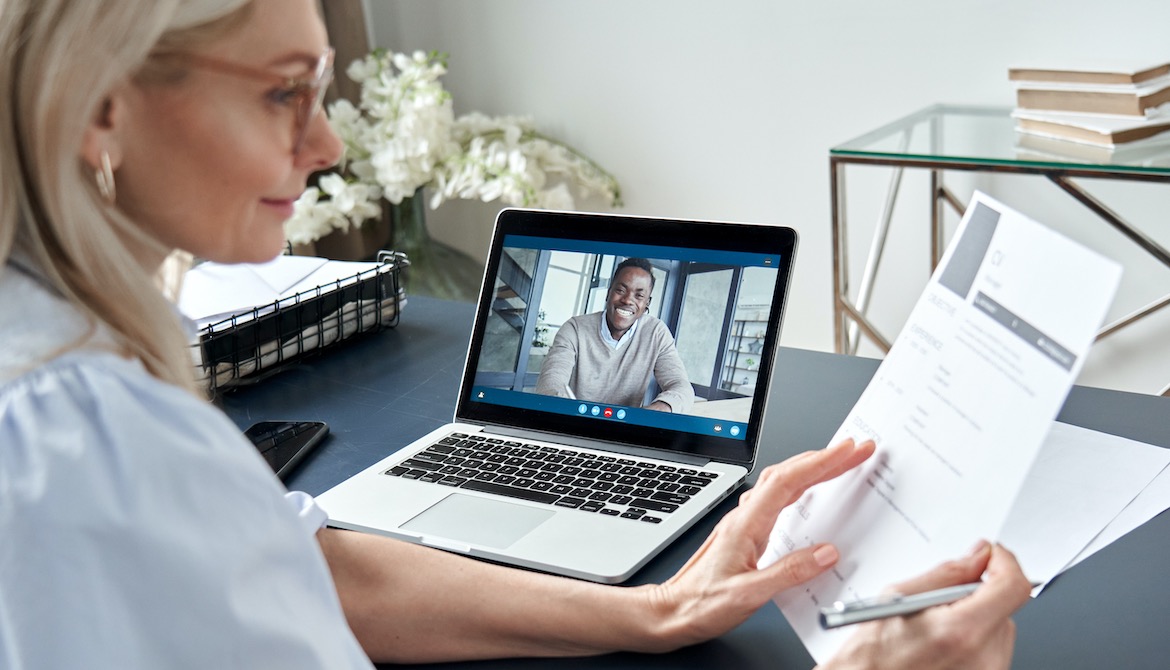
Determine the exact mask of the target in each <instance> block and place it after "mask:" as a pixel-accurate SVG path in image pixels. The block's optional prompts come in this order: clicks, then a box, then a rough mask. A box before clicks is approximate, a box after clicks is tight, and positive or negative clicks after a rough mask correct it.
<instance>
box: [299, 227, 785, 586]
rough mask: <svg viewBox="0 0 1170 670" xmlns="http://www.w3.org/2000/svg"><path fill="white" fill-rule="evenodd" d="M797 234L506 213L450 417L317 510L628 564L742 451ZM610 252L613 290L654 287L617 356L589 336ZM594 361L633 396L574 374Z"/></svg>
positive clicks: (680, 520) (758, 402)
mask: <svg viewBox="0 0 1170 670" xmlns="http://www.w3.org/2000/svg"><path fill="white" fill-rule="evenodd" d="M795 251H796V234H795V232H794V231H793V230H792V229H791V228H786V227H782V226H773V225H759V224H744V223H724V222H714V221H687V220H677V219H665V218H653V217H641V216H626V215H617V214H587V213H577V212H559V211H548V210H527V209H515V208H511V209H505V210H503V211H501V212H500V213H499V216H498V217H497V219H496V223H495V230H494V233H493V236H492V244H491V250H490V252H489V257H488V259H487V263H486V266H485V270H484V280H483V285H482V287H481V290H480V297H479V302H478V308H477V310H476V315H475V323H474V326H473V329H472V336H471V340H470V344H469V348H468V352H467V359H466V363H465V367H464V371H463V378H462V383H461V386H460V390H459V398H458V400H457V405H456V410H455V416H454V419H453V422H452V423H450V424H448V425H445V426H443V427H442V428H439V429H437V430H435V431H434V432H432V433H430V434H428V435H426V436H424V437H422V438H421V439H419V440H417V441H416V442H414V443H412V444H410V445H409V446H407V447H405V448H403V449H401V450H399V451H396V452H394V453H392V454H389V455H387V456H386V458H385V459H383V460H381V461H380V462H378V463H376V464H374V465H372V466H371V467H369V468H367V469H366V470H364V471H362V472H360V473H358V474H357V475H354V476H353V477H351V478H350V479H348V480H346V481H344V482H342V483H341V484H339V485H337V486H336V487H334V488H332V489H330V490H329V491H327V492H325V493H324V494H323V495H321V496H319V497H318V501H319V502H320V504H321V505H322V507H324V508H325V510H326V511H327V512H328V513H329V525H331V526H334V527H337V528H345V529H351V530H356V531H364V532H370V533H379V534H383V535H388V536H391V537H395V538H398V539H401V540H406V541H409V542H415V543H419V544H423V545H428V546H431V547H436V548H439V549H444V550H447V551H452V552H457V553H460V554H465V555H468V556H473V557H478V558H482V559H487V560H491V561H496V562H500V563H505V564H509V565H513V566H518V567H523V568H529V569H535V570H541V571H546V572H550V573H555V574H560V575H565V576H569V577H576V578H580V579H585V580H590V581H596V582H603V583H620V582H623V581H625V580H627V579H628V578H629V577H630V576H632V575H633V574H634V572H635V571H637V570H638V569H639V568H640V567H642V566H643V565H645V564H646V563H647V562H648V561H649V560H650V559H651V558H652V557H653V556H654V555H655V554H657V553H658V552H659V551H660V550H662V549H663V548H664V547H665V546H666V545H668V544H669V543H670V542H671V541H672V540H674V539H675V538H677V537H678V536H679V535H681V534H682V533H683V532H684V531H685V530H686V529H687V528H688V527H690V526H691V525H692V524H694V523H695V522H696V521H697V520H698V519H699V518H701V517H702V516H703V515H704V514H706V513H707V512H708V511H709V510H711V509H712V508H713V507H715V506H716V505H717V504H718V503H719V502H720V501H722V500H723V499H724V498H726V497H727V496H729V495H730V494H731V493H732V492H733V491H735V490H736V489H737V488H738V487H739V486H740V485H741V484H742V483H743V482H744V480H745V478H746V477H747V475H748V474H749V473H750V472H751V470H752V468H753V467H754V466H755V463H756V453H757V446H758V441H759V439H760V434H761V432H760V429H761V423H762V421H763V418H764V412H765V405H766V402H767V399H768V388H769V385H770V383H771V381H772V373H773V371H772V366H773V362H774V360H775V354H776V348H777V342H778V340H779V336H780V324H781V317H782V315H783V312H784V305H785V298H786V295H787V291H788V285H789V279H790V277H791V274H792V267H793V258H794V254H795ZM627 259H636V260H633V261H630V263H634V264H635V265H639V264H640V265H641V269H639V270H636V271H629V270H628V269H626V265H629V264H630V263H626V264H625V265H623V262H624V261H627ZM619 267H620V268H623V269H621V271H620V272H619V273H618V282H617V283H616V284H615V285H614V290H613V292H612V293H613V294H614V295H617V294H619V293H620V294H623V295H624V294H625V293H630V292H631V291H632V290H633V286H632V285H631V286H627V285H626V284H627V283H628V282H627V280H631V278H633V279H632V280H631V281H633V283H634V284H638V282H639V281H640V282H641V284H638V288H637V290H638V291H642V292H644V291H646V290H649V300H648V303H649V304H648V305H647V306H645V307H643V308H640V309H641V310H642V311H639V310H638V309H634V310H633V311H634V312H636V313H637V315H636V320H637V326H636V327H635V328H634V329H633V330H632V331H630V332H632V333H633V334H632V335H630V336H629V339H625V336H622V338H619V339H618V340H617V342H618V343H619V344H618V345H617V348H616V350H614V352H613V357H612V360H613V361H617V362H616V363H613V362H612V361H611V358H606V356H610V354H599V355H598V356H593V355H591V354H587V353H586V350H587V348H591V347H595V346H608V347H610V348H611V349H613V346H612V345H609V344H605V345H603V344H602V343H601V342H602V340H603V338H602V333H601V332H600V331H601V328H603V327H605V326H607V325H608V324H609V323H610V320H609V319H608V317H606V314H607V310H608V308H607V303H608V302H609V301H610V294H611V291H610V288H611V282H613V280H614V277H615V272H614V271H615V269H619ZM646 267H649V269H650V274H651V275H653V278H654V281H653V286H652V287H650V288H647V287H646V284H647V283H648V282H647V281H646V279H647V278H646V277H645V272H646V270H645V268H646ZM640 273H641V274H640ZM639 276H641V279H638V277H639ZM631 295H633V293H631ZM624 300H626V299H625V298H624V297H623V298H618V299H617V302H615V303H614V304H618V303H621V305H619V307H624V308H625V312H624V313H623V315H624V317H626V318H629V317H630V313H631V309H630V308H629V305H628V304H626V303H625V302H622V301H624ZM615 309H616V308H615ZM598 313H600V316H601V319H605V320H600V319H598ZM612 313H613V314H615V315H616V314H617V312H616V311H615V312H612ZM582 315H585V316H582ZM589 315H593V316H589ZM647 315H649V316H647ZM574 317H579V318H576V319H575V318H574ZM613 318H614V319H618V320H620V318H621V317H618V316H614V317H613ZM590 319H593V320H592V321H591V320H590ZM584 324H592V327H590V326H589V325H584ZM661 326H665V327H666V329H667V330H666V332H664V331H663V330H662V329H661ZM450 327H459V324H450ZM560 331H566V332H563V333H562V332H560ZM639 331H641V332H639ZM610 336H611V338H612V337H613V335H612V333H611V335H610ZM645 337H657V338H658V339H657V340H655V342H656V344H655V346H656V348H652V349H653V351H655V352H656V353H655V354H654V355H655V356H657V358H655V359H654V360H653V361H652V363H646V359H645V356H644V354H645V351H646V350H647V349H646V347H644V346H642V345H640V342H641V341H642V340H640V339H638V338H645ZM588 338H597V340H598V341H597V342H593V343H589V344H586V340H587V339H588ZM624 339H625V341H626V344H621V342H622V341H623V340H624ZM671 340H673V342H672V341H671ZM591 350H592V351H593V352H594V353H596V351H597V350H596V349H591ZM627 352H628V353H629V355H630V356H633V355H634V353H635V352H640V354H639V355H640V356H641V358H637V359H635V358H623V355H624V354H625V353H627ZM598 360H602V361H604V362H603V363H597V361H598ZM634 360H638V361H639V363H638V364H635V363H634V362H632V361H634ZM566 361H567V363H566ZM660 364H661V365H663V366H664V367H661V368H660V367H659V365H660ZM566 365H568V367H569V368H572V370H571V373H569V374H568V382H566V381H565V380H566V376H565V369H566V367H565V366H566ZM647 365H650V366H651V368H647ZM546 368H548V370H546ZM590 368H593V369H590ZM647 369H652V370H656V371H658V372H659V374H653V373H651V374H649V375H647V374H646V370H647ZM550 370H551V371H550ZM556 371H559V374H560V375H561V376H559V377H556V376H554V372H556ZM615 371H616V373H615ZM542 372H544V373H545V380H544V381H542V379H541V376H542ZM603 373H605V374H611V375H612V374H617V375H618V377H617V379H618V382H616V383H614V384H613V385H612V386H622V387H627V388H626V391H627V394H626V395H625V396H623V397H621V398H614V397H606V396H607V395H608V394H609V393H608V391H605V392H603V391H598V390H597V385H596V384H593V385H592V386H591V385H590V384H589V383H587V382H588V381H589V380H591V379H593V378H594V377H595V376H596V375H597V374H603ZM627 375H629V377H627ZM578 377H580V379H578ZM642 377H646V378H648V381H647V382H645V386H646V388H645V392H644V394H643V395H640V396H639V395H637V394H638V393H640V392H641V386H640V385H639V384H640V382H636V381H630V380H632V379H635V378H638V379H640V378H642ZM659 377H661V379H660V378H659ZM550 380H555V383H552V382H551V381H550ZM550 383H551V385H552V387H553V388H552V390H550V388H549V387H550ZM603 386H604V388H606V389H609V388H611V386H610V385H603ZM631 386H632V387H633V388H634V390H633V391H632V392H630V391H629V388H628V387H631ZM538 388H540V389H541V392H538V391H537V390H538ZM574 388H576V389H577V390H578V391H581V390H582V389H586V390H588V389H592V390H588V391H587V392H586V394H585V395H580V394H578V393H574V391H573V389H574ZM688 391H689V393H688ZM688 396H689V397H690V400H689V401H688ZM662 399H666V400H665V401H664V403H657V404H655V401H656V400H662ZM664 404H665V407H663V405H664ZM650 405H654V406H655V407H658V408H662V409H650V408H649V406H650ZM664 409H665V410H669V411H663V410H664ZM387 430H393V427H390V426H388V427H387Z"/></svg>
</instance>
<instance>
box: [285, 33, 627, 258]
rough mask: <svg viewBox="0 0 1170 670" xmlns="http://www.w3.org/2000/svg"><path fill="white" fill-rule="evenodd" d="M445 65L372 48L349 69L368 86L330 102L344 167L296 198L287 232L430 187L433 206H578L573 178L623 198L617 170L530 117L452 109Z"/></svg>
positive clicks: (306, 233) (319, 231)
mask: <svg viewBox="0 0 1170 670" xmlns="http://www.w3.org/2000/svg"><path fill="white" fill-rule="evenodd" d="M446 73H447V66H446V62H445V56H443V55H441V54H437V53H429V54H428V53H424V52H422V51H415V52H414V53H411V54H409V55H408V54H402V53H388V52H384V51H375V52H373V53H372V54H370V55H369V56H368V57H366V58H364V59H361V60H357V61H354V62H353V63H351V64H350V65H349V67H348V68H346V74H347V75H348V76H349V77H350V78H351V79H353V80H354V81H356V82H358V83H360V84H361V85H362V91H361V100H360V102H359V104H358V105H357V106H354V105H353V104H352V103H350V102H349V101H347V100H338V101H337V102H335V103H333V104H331V105H330V106H329V121H330V123H331V124H332V126H333V128H334V130H335V131H336V132H337V134H338V137H340V138H341V140H342V142H343V143H344V145H345V152H344V155H343V157H342V162H341V165H340V168H341V170H342V172H341V174H332V173H331V174H326V175H323V176H322V177H320V179H319V180H318V184H317V186H316V187H312V188H310V189H308V190H307V191H305V193H304V195H303V196H302V197H301V198H300V199H299V200H298V201H297V202H296V205H295V206H294V214H293V217H292V219H290V220H289V221H288V223H286V224H285V229H286V232H287V234H288V238H289V240H290V241H292V242H293V243H294V244H296V243H303V242H309V241H312V240H314V239H317V238H319V237H321V236H322V235H325V234H327V233H329V232H331V231H333V230H337V229H340V230H345V229H347V228H349V227H350V226H353V225H360V224H361V222H362V221H364V220H366V219H369V218H372V217H375V216H378V215H379V214H380V212H381V207H380V206H379V204H378V203H379V202H380V200H381V199H383V198H384V199H386V200H388V201H390V202H391V203H393V204H395V205H397V204H399V203H401V202H402V201H403V200H405V199H406V198H410V197H413V196H414V195H415V194H416V193H417V192H418V191H419V189H420V188H422V187H424V186H425V187H428V188H429V189H430V190H431V197H430V199H429V203H428V204H429V205H430V207H431V209H435V208H437V207H438V206H439V205H441V204H442V203H443V202H444V201H446V200H449V199H452V198H459V199H479V200H483V201H485V202H490V201H494V200H503V201H504V202H506V203H508V204H512V205H520V206H526V207H545V208H555V209H573V208H574V201H573V195H572V191H571V190H570V188H569V186H570V185H572V186H575V187H576V191H577V193H578V194H579V195H581V196H588V195H590V194H597V195H601V196H604V197H606V198H608V199H609V201H610V202H611V203H612V204H613V205H614V206H619V205H620V204H621V190H620V188H619V186H618V183H617V181H616V180H615V179H614V178H613V176H612V175H610V174H609V173H608V172H606V171H605V170H603V169H602V168H601V167H599V166H598V165H597V164H596V163H594V162H592V161H591V160H589V159H588V158H586V157H585V156H583V155H582V154H580V153H578V152H577V151H575V150H573V149H572V148H570V147H569V146H568V145H566V144H564V143H561V142H558V141H556V140H552V139H550V138H548V137H545V136H544V135H541V134H540V133H539V132H537V130H536V126H535V123H534V122H533V121H532V119H531V118H529V117H524V116H500V117H489V116H486V115H484V114H481V113H479V112H471V113H469V114H465V115H463V116H461V117H459V118H458V119H457V118H455V114H454V111H453V105H452V102H451V96H450V94H448V93H447V91H446V90H445V89H444V88H443V85H442V83H440V82H439V78H440V77H442V76H443V75H444V74H446Z"/></svg>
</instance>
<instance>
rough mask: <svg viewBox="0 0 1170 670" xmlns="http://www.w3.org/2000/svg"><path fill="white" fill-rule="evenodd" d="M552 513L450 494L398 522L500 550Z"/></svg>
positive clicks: (417, 530) (408, 527) (411, 528)
mask: <svg viewBox="0 0 1170 670" xmlns="http://www.w3.org/2000/svg"><path fill="white" fill-rule="evenodd" d="M555 514H556V512H555V511H553V510H548V509H537V508H535V507H528V506H525V505H516V504H513V503H509V502H503V501H500V500H489V499H487V498H476V497H474V496H468V495H463V494H461V493H453V494H451V495H449V496H447V497H446V498H443V499H442V500H440V501H439V502H437V503H435V504H434V505H432V506H431V507H429V508H427V510H426V511H424V512H423V513H422V514H419V515H418V516H416V517H414V518H413V519H411V520H410V521H407V522H406V523H404V524H402V529H403V530H409V531H411V532H413V533H421V534H422V535H423V537H424V538H426V537H427V536H437V537H442V538H447V539H450V540H458V541H460V542H467V543H469V544H478V545H481V546H485V547H495V548H496V549H504V548H507V547H509V546H511V545H512V543H513V542H515V541H516V540H519V539H520V538H522V537H524V536H525V535H527V534H528V533H529V531H531V530H532V529H533V528H536V527H537V526H539V525H540V524H542V523H544V522H545V521H546V520H548V519H549V518H550V517H552V516H553V515H555Z"/></svg>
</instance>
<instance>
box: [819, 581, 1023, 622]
mask: <svg viewBox="0 0 1170 670" xmlns="http://www.w3.org/2000/svg"><path fill="white" fill-rule="evenodd" d="M980 584H981V582H973V583H971V584H959V585H958V586H948V587H946V588H942V589H936V590H934V591H926V592H924V593H914V594H911V595H901V594H898V593H895V594H891V595H888V596H879V597H877V598H867V599H865V600H857V601H854V602H851V603H843V602H836V603H833V606H832V607H822V608H821V615H820V619H821V628H824V629H825V630H829V629H832V628H840V627H841V626H851V625H853V624H855V623H864V622H866V621H874V620H876V619H888V618H890V617H896V616H906V615H907V614H914V613H915V612H921V611H922V610H924V609H926V608H928V607H934V606H935V605H946V604H947V603H953V602H955V601H956V600H959V599H960V598H965V597H967V596H969V595H971V594H972V593H974V592H975V589H977V588H979V586H980ZM1032 586H1033V587H1035V586H1039V584H1033V585H1032Z"/></svg>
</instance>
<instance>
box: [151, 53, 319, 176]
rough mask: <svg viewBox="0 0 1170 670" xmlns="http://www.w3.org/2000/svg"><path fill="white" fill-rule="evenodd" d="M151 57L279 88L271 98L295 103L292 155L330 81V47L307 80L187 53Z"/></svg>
mask: <svg viewBox="0 0 1170 670" xmlns="http://www.w3.org/2000/svg"><path fill="white" fill-rule="evenodd" d="M151 57H152V58H162V59H175V60H178V61H181V62H183V63H186V64H187V65H191V66H194V67H201V68H206V69H208V70H213V71H215V72H221V73H223V74H230V75H233V76H237V77H247V78H249V79H255V80H257V81H268V82H272V83H273V84H275V85H277V86H279V87H280V89H279V90H278V91H276V92H275V93H274V94H273V95H274V96H275V101H276V102H279V103H287V102H293V101H295V103H296V134H295V136H294V139H293V144H292V152H293V154H297V153H298V152H300V150H301V147H302V146H304V144H305V139H306V138H307V137H308V135H309V127H310V126H311V125H312V124H313V120H314V119H316V118H317V113H318V112H320V111H321V104H322V102H323V101H324V99H325V91H326V90H327V89H328V88H329V83H330V82H331V81H333V48H332V47H330V48H328V49H326V50H325V51H324V53H322V54H321V57H320V58H318V59H317V65H316V66H315V67H314V68H313V76H312V78H311V79H297V78H296V77H286V76H283V75H280V74H277V73H275V72H270V71H268V70H261V69H259V68H254V67H249V66H247V65H240V64H239V63H232V62H230V61H225V60H220V59H219V58H214V57H212V56H206V55H203V54H196V53H188V52H172V53H156V54H152V56H151Z"/></svg>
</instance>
